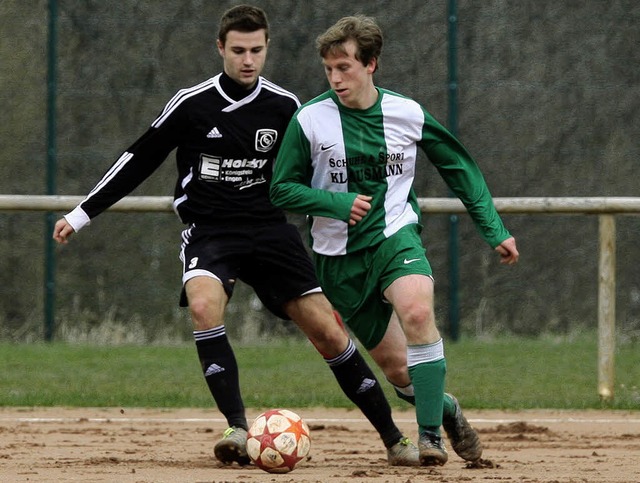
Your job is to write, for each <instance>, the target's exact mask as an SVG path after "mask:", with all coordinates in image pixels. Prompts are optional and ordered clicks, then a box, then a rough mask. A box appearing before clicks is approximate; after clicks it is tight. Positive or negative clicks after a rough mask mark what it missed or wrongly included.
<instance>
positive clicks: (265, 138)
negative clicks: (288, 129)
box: [256, 128, 278, 153]
mask: <svg viewBox="0 0 640 483" xmlns="http://www.w3.org/2000/svg"><path fill="white" fill-rule="evenodd" d="M276 139H278V131H276V130H275V129H267V128H265V129H258V130H257V131H256V151H260V152H261V153H266V152H267V151H271V148H273V146H274V145H275V144H276Z"/></svg>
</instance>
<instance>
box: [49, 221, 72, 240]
mask: <svg viewBox="0 0 640 483" xmlns="http://www.w3.org/2000/svg"><path fill="white" fill-rule="evenodd" d="M73 233H75V231H74V229H73V227H72V226H71V225H70V224H69V222H68V221H67V220H65V219H64V218H60V219H59V220H58V221H56V224H55V226H54V227H53V239H54V240H55V241H57V242H58V243H62V244H65V245H66V244H67V243H69V237H70V236H71V235H72V234H73Z"/></svg>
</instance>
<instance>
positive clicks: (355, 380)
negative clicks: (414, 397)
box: [325, 341, 402, 448]
mask: <svg viewBox="0 0 640 483" xmlns="http://www.w3.org/2000/svg"><path fill="white" fill-rule="evenodd" d="M325 361H326V362H327V364H329V367H330V368H331V370H332V371H333V374H334V375H335V377H336V379H337V380H338V384H340V387H341V388H342V391H343V392H344V393H345V394H346V396H347V397H348V398H349V399H350V400H351V401H352V402H353V403H354V404H355V405H356V406H358V407H359V408H360V410H361V411H362V413H363V414H364V415H365V416H366V418H367V419H368V420H369V421H370V422H371V424H373V427H374V428H376V430H377V431H378V433H380V437H381V438H382V441H383V443H384V445H385V446H386V447H387V448H390V447H391V446H393V445H394V444H396V443H397V442H398V441H400V439H401V438H402V433H401V432H400V430H399V429H398V427H397V426H396V425H395V423H394V422H393V419H392V417H391V406H389V402H388V401H387V398H386V397H385V395H384V392H383V390H382V387H380V384H379V383H378V380H377V379H376V376H375V375H374V374H373V371H372V370H371V368H370V367H369V366H368V365H367V363H366V361H365V360H364V359H363V358H362V355H361V354H360V352H358V349H357V348H356V346H355V344H354V343H353V341H349V345H348V346H347V349H346V350H345V351H344V352H343V353H342V354H340V355H339V356H337V357H334V358H332V359H325Z"/></svg>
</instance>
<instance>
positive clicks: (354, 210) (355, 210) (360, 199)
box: [349, 194, 373, 226]
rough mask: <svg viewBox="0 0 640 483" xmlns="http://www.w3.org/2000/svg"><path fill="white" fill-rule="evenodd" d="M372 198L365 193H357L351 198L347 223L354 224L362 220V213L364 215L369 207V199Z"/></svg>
mask: <svg viewBox="0 0 640 483" xmlns="http://www.w3.org/2000/svg"><path fill="white" fill-rule="evenodd" d="M372 199H373V198H372V197H371V196H367V195H361V194H359V195H358V196H356V199H355V200H353V205H352V206H351V214H350V216H349V225H350V226H354V225H355V224H356V223H358V222H359V221H361V220H362V218H363V217H364V215H366V214H367V213H368V212H369V210H370V209H371V203H370V201H371V200H372Z"/></svg>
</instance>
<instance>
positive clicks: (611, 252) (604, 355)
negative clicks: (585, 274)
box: [598, 215, 616, 401]
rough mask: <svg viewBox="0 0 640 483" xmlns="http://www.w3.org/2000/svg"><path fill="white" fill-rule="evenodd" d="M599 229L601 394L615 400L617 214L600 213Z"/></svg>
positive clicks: (599, 391)
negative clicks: (615, 215)
mask: <svg viewBox="0 0 640 483" xmlns="http://www.w3.org/2000/svg"><path fill="white" fill-rule="evenodd" d="M599 232H600V259H599V267H598V270H599V271H598V394H599V395H600V399H601V400H602V401H612V400H613V393H614V378H615V334H616V221H615V217H614V215H600V216H599Z"/></svg>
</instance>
